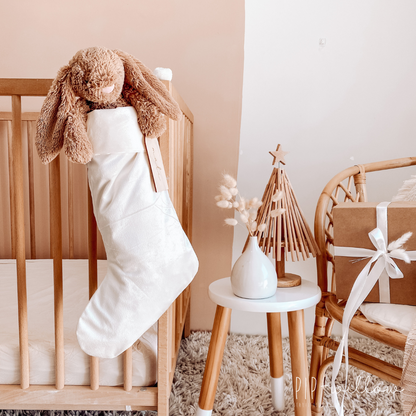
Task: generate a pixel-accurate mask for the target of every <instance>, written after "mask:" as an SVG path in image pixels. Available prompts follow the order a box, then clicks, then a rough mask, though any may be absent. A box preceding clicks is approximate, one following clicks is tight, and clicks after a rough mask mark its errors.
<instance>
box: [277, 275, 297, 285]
mask: <svg viewBox="0 0 416 416" xmlns="http://www.w3.org/2000/svg"><path fill="white" fill-rule="evenodd" d="M301 282H302V279H301V277H300V276H299V275H297V274H293V273H285V275H284V276H283V277H278V278H277V287H295V286H300V284H301Z"/></svg>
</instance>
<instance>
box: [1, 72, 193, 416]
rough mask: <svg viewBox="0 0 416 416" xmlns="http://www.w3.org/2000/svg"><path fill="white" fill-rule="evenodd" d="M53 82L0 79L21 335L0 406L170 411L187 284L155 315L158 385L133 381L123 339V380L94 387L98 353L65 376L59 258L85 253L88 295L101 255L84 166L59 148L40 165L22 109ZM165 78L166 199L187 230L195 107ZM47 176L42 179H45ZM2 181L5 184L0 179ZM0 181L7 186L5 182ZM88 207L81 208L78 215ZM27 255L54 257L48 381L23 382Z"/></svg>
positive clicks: (5, 240)
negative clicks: (171, 104) (168, 108)
mask: <svg viewBox="0 0 416 416" xmlns="http://www.w3.org/2000/svg"><path fill="white" fill-rule="evenodd" d="M51 83H52V80H31V79H23V80H22V79H19V80H15V79H0V95H3V96H4V95H6V96H11V101H12V111H11V112H0V146H1V147H0V184H1V185H2V186H1V187H0V191H1V196H2V198H1V201H3V202H1V201H0V213H3V214H4V213H5V212H6V211H7V208H8V211H9V213H8V218H9V226H8V227H4V224H3V225H2V224H1V223H0V226H1V228H2V232H3V231H5V232H3V233H2V234H3V237H0V258H15V259H16V269H17V283H18V284H17V286H18V318H19V319H18V322H19V345H20V386H19V387H17V386H8V385H0V408H3V409H40V408H42V409H74V410H75V409H91V410H94V409H97V410H98V409H102V410H106V409H108V410H128V409H129V408H131V410H143V409H149V410H151V409H157V410H158V412H159V413H160V414H161V415H165V414H166V415H168V413H169V394H170V388H171V383H172V379H173V373H174V369H175V365H176V359H177V354H178V350H179V346H180V340H181V338H182V334H183V333H185V335H188V334H189V309H190V308H189V305H190V287H188V288H187V289H185V291H184V292H183V293H182V294H181V295H180V296H179V297H178V299H177V300H176V301H175V302H174V303H173V304H172V305H171V306H170V307H169V309H168V310H167V311H166V313H165V314H164V315H163V316H162V317H161V318H160V320H159V325H158V387H157V388H148V387H144V388H140V389H139V390H137V389H134V388H133V386H132V372H133V370H132V368H133V366H132V349H131V348H129V349H128V350H127V351H126V352H125V353H124V356H123V368H124V386H123V388H122V389H120V388H116V387H115V388H111V387H100V385H99V360H98V359H97V358H96V357H91V360H90V386H89V388H87V389H86V387H85V386H65V373H64V367H65V363H64V360H65V357H64V331H63V276H62V260H63V259H64V258H70V259H73V258H86V256H87V255H88V259H89V296H90V297H91V296H92V295H93V294H94V292H95V290H97V287H98V278H97V259H99V258H105V252H104V247H103V244H102V240H101V237H100V234H99V232H98V230H97V224H96V221H95V217H94V214H93V208H92V201H91V196H90V194H89V191H88V187H87V181H86V172H85V166H83V165H74V164H72V163H68V162H67V160H66V158H65V157H63V158H61V157H60V156H59V155H58V157H56V158H55V159H54V160H53V161H52V162H51V163H50V164H49V165H48V166H44V165H41V164H40V162H39V160H38V158H37V156H35V155H34V146H33V143H34V135H35V129H36V126H35V122H36V119H37V116H38V113H22V98H21V97H22V96H45V95H46V94H47V92H48V90H49V87H50V85H51ZM165 85H166V87H167V88H168V89H169V91H170V92H171V94H172V95H173V96H174V98H175V99H176V100H177V102H178V103H179V105H180V107H181V109H182V112H183V115H184V116H183V118H182V120H181V121H180V122H173V121H171V120H167V126H168V128H167V130H166V132H165V133H164V135H163V136H162V137H161V138H160V145H161V152H162V157H163V161H164V164H165V169H166V172H167V175H168V183H169V192H170V195H171V199H172V202H173V204H174V207H175V209H176V211H177V213H178V217H179V219H180V221H181V223H182V225H183V228H184V230H185V232H186V233H187V235H188V237H189V238H190V239H191V235H192V164H193V160H192V153H193V147H192V146H193V145H192V143H193V116H192V113H191V112H190V111H189V108H188V107H187V105H186V104H185V103H184V101H183V100H182V98H181V97H180V96H179V94H178V93H177V92H176V90H175V89H174V88H173V86H172V84H171V83H169V82H165ZM4 133H5V134H4ZM4 137H5V138H6V140H4ZM5 177H6V178H7V179H8V180H7V179H6V180H5V179H4V178H5ZM46 183H48V186H45V184H46ZM3 184H6V185H7V186H6V187H3ZM75 184H76V186H75ZM6 188H8V195H7V192H6V194H5V192H4V189H6ZM47 188H49V189H47ZM80 190H81V194H80ZM4 196H6V197H7V196H8V198H4ZM36 198H37V199H36ZM5 200H9V205H8V206H7V204H5V203H4V201H5ZM39 200H42V201H43V204H45V201H46V203H47V200H49V207H48V209H47V207H46V206H43V205H42V204H41V203H40V202H39ZM86 213H88V214H87V215H85V214H86ZM6 214H7V213H6ZM5 217H6V218H7V215H2V218H5ZM40 217H41V220H42V221H43V222H45V219H46V220H47V222H49V230H50V232H49V236H48V235H47V233H44V232H42V229H41V230H40V232H38V231H39V228H40V227H39V226H38V223H39V222H42V221H39V218H40ZM3 222H4V221H3ZM26 224H27V226H26ZM0 234H1V233H0ZM1 238H2V240H1ZM27 258H32V259H37V258H52V259H53V273H54V316H55V372H56V383H55V386H54V389H52V386H31V385H30V382H29V380H30V374H29V371H30V367H29V348H28V344H29V340H28V325H27V321H28V311H27V292H26V259H27ZM22 389H23V390H25V394H24V395H22V394H21V393H19V392H22ZM88 392H91V393H88ZM123 392H124V393H123ZM57 393H59V394H57ZM133 393H134V394H133ZM126 394H127V396H126Z"/></svg>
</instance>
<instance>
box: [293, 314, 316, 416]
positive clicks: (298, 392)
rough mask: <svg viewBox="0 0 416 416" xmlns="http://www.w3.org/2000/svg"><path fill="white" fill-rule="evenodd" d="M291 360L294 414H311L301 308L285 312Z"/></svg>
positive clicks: (307, 415) (303, 415)
mask: <svg viewBox="0 0 416 416" xmlns="http://www.w3.org/2000/svg"><path fill="white" fill-rule="evenodd" d="M287 317H288V323H289V339H290V356H291V361H292V378H293V399H294V402H295V415H296V416H310V415H311V395H310V389H309V374H308V358H307V355H306V337H305V325H304V314H303V310H300V311H293V312H288V313H287Z"/></svg>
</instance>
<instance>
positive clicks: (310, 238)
mask: <svg viewBox="0 0 416 416" xmlns="http://www.w3.org/2000/svg"><path fill="white" fill-rule="evenodd" d="M289 183H290V182H289ZM289 189H292V187H291V186H289ZM291 192H292V196H293V200H294V201H295V203H296V206H297V208H298V213H299V215H300V217H301V221H300V223H301V224H304V231H305V237H306V239H307V241H308V246H309V249H310V251H311V253H312V255H313V256H314V257H315V256H316V255H317V253H319V249H318V245H317V244H316V241H315V237H314V236H313V234H312V231H311V229H310V228H309V226H308V223H307V221H306V218H305V216H304V215H303V212H302V210H301V209H300V206H299V203H298V201H297V199H296V196H295V194H294V193H293V190H291Z"/></svg>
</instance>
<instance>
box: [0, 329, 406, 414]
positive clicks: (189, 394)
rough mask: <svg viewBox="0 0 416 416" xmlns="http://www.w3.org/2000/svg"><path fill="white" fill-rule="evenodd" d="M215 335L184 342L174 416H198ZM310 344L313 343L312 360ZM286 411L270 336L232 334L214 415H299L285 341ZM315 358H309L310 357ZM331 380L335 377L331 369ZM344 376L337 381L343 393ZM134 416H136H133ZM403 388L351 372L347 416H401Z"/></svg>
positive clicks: (389, 353)
mask: <svg viewBox="0 0 416 416" xmlns="http://www.w3.org/2000/svg"><path fill="white" fill-rule="evenodd" d="M210 337H211V334H210V332H193V333H192V334H191V336H190V337H189V338H187V339H185V340H183V341H182V345H181V350H180V354H179V358H178V364H177V367H176V372H175V376H174V381H173V386H172V393H171V397H170V415H171V416H179V415H180V416H192V415H195V412H196V406H197V403H198V397H199V390H200V388H201V383H202V376H203V373H204V366H205V360H206V357H207V353H208V346H209V341H210ZM350 346H352V347H354V348H357V349H359V350H361V351H364V352H367V353H370V352H371V354H373V355H375V356H377V357H378V358H381V359H384V360H386V361H388V362H390V363H392V364H395V365H398V366H401V364H402V353H401V352H400V351H396V350H394V349H391V348H389V347H386V346H384V345H382V344H379V343H376V342H373V341H369V340H365V339H359V338H358V339H351V340H350ZM310 350H311V339H310V338H309V339H308V354H310ZM283 352H284V367H285V395H286V409H285V411H284V412H277V411H275V410H274V409H273V407H272V403H271V395H270V378H269V362H268V360H269V357H268V346H267V338H266V337H265V336H245V335H235V334H232V335H230V336H229V337H228V340H227V344H226V347H225V351H224V359H223V364H222V367H221V373H220V378H219V383H218V389H217V394H216V397H215V404H214V411H213V415H217V416H219V415H221V416H238V415H240V416H260V415H267V416H269V415H270V416H283V415H294V410H293V409H294V408H293V399H292V377H291V372H290V353H289V342H288V340H287V339H285V340H284V341H283ZM309 358H310V357H309ZM327 374H328V375H330V374H331V367H329V368H328V371H327ZM343 377H344V373H343V372H342V371H341V374H340V375H339V376H338V379H337V381H338V384H339V386H340V387H342V388H343V385H344V383H343V380H344V378H343ZM326 384H327V386H326V387H325V396H324V415H326V416H334V415H335V414H336V412H335V410H334V408H333V407H332V403H331V399H330V387H329V386H330V377H327V381H326ZM63 413H64V416H113V415H117V416H130V415H131V416H157V413H156V412H130V413H129V412H118V413H117V412H82V411H65V412H46V411H32V412H30V411H12V410H3V411H2V410H0V416H18V415H20V416H52V415H54V416H58V415H62V414H63ZM132 414H133V415H132ZM402 414H403V413H402V411H401V403H400V391H399V388H397V387H396V386H394V385H393V384H390V383H386V382H384V381H382V380H381V379H379V378H378V377H375V376H371V375H369V374H368V373H365V372H362V371H360V370H357V369H356V368H354V367H350V371H349V376H348V388H347V392H346V398H345V415H354V416H356V415H366V416H393V415H402Z"/></svg>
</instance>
